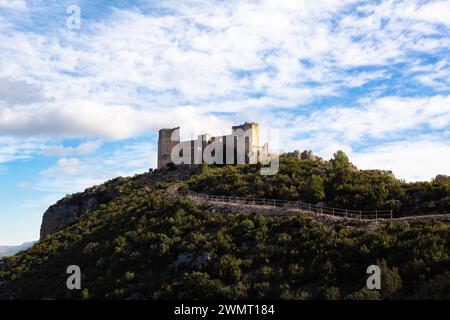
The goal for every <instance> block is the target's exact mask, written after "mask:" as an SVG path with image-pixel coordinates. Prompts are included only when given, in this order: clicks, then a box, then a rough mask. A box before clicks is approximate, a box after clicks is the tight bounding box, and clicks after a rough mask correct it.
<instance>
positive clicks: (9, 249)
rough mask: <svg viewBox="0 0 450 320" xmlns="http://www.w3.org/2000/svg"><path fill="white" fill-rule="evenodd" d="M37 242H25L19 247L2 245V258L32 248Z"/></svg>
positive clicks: (0, 250)
mask: <svg viewBox="0 0 450 320" xmlns="http://www.w3.org/2000/svg"><path fill="white" fill-rule="evenodd" d="M34 243H35V241H32V242H25V243H22V244H20V245H17V246H2V245H0V258H1V257H6V256H12V255H14V254H16V253H17V252H20V251H23V250H26V249H28V248H29V247H31V246H32V245H33V244H34Z"/></svg>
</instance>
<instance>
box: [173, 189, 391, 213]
mask: <svg viewBox="0 0 450 320" xmlns="http://www.w3.org/2000/svg"><path fill="white" fill-rule="evenodd" d="M178 193H179V194H181V195H186V196H193V197H196V198H199V199H203V200H206V201H210V202H217V203H234V204H244V205H254V206H265V207H273V208H275V207H282V208H286V209H288V208H289V209H298V210H303V211H308V212H312V213H320V214H326V215H331V216H335V217H344V218H350V219H360V220H363V219H364V220H378V219H389V220H393V219H394V217H393V212H392V210H370V211H368V210H351V209H342V208H333V207H326V206H320V205H315V204H311V203H305V202H302V201H291V200H279V199H266V198H251V197H234V196H216V195H209V194H204V193H198V192H195V191H190V190H187V191H178Z"/></svg>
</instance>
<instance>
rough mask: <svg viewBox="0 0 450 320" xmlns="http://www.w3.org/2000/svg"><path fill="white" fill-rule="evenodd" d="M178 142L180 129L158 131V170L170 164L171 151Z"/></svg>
mask: <svg viewBox="0 0 450 320" xmlns="http://www.w3.org/2000/svg"><path fill="white" fill-rule="evenodd" d="M179 142H180V127H176V128H172V129H161V130H159V138H158V169H162V168H165V167H166V166H167V164H168V163H170V162H172V158H171V154H172V149H173V147H175V146H176V145H177V144H178V143H179Z"/></svg>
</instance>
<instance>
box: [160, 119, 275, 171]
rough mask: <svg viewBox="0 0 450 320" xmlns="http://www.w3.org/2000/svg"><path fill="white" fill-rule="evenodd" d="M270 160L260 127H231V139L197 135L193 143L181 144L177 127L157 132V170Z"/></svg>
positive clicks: (250, 124) (247, 124) (229, 136)
mask: <svg viewBox="0 0 450 320" xmlns="http://www.w3.org/2000/svg"><path fill="white" fill-rule="evenodd" d="M269 156H270V153H269V145H268V143H265V144H264V145H263V146H260V142H259V125H258V124H257V123H254V122H252V123H247V122H246V123H244V124H243V125H239V126H233V127H232V132H231V134H230V135H224V136H218V137H212V136H210V135H209V134H202V135H199V136H198V138H197V139H196V140H190V141H180V127H176V128H172V129H160V130H159V139H158V169H162V168H166V167H167V165H168V164H170V163H173V164H175V165H178V164H187V165H193V164H201V163H209V164H211V163H215V164H244V163H257V162H264V161H265V160H266V159H268V158H269Z"/></svg>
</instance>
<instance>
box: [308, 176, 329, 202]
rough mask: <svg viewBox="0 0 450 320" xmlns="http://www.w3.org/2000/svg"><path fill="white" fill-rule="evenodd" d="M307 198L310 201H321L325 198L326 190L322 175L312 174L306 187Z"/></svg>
mask: <svg viewBox="0 0 450 320" xmlns="http://www.w3.org/2000/svg"><path fill="white" fill-rule="evenodd" d="M305 195H306V199H307V201H309V202H313V203H316V202H320V201H322V200H323V199H325V190H324V187H323V179H322V177H321V176H318V175H312V176H311V177H310V178H309V180H308V184H307V185H306V189H305Z"/></svg>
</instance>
